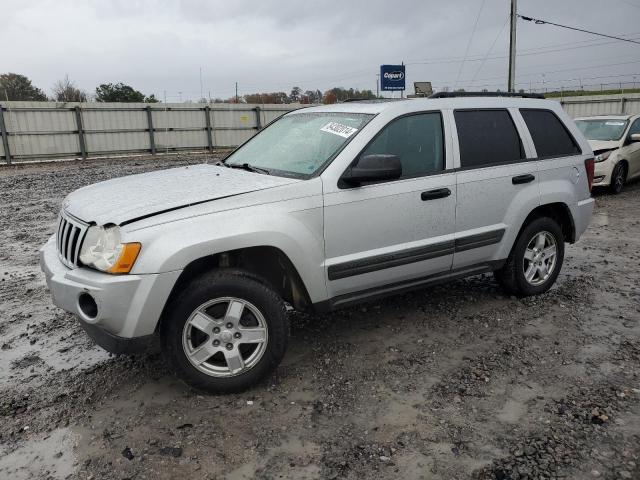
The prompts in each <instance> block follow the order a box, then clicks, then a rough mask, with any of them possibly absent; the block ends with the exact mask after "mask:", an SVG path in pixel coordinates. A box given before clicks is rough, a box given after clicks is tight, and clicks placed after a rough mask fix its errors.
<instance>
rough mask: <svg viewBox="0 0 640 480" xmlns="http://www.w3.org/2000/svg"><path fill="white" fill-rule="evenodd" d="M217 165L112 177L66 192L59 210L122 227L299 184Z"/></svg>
mask: <svg viewBox="0 0 640 480" xmlns="http://www.w3.org/2000/svg"><path fill="white" fill-rule="evenodd" d="M299 181H300V180H298V179H293V178H285V177H276V176H269V175H263V174H259V173H253V172H248V171H245V170H239V169H231V168H227V167H223V166H217V165H194V166H188V167H181V168H172V169H168V170H158V171H154V172H148V173H142V174H138V175H130V176H126V177H120V178H114V179H112V180H107V181H104V182H99V183H96V184H93V185H89V186H86V187H83V188H80V189H78V190H76V191H74V192H72V193H70V194H69V195H68V196H67V197H66V198H65V200H64V201H63V203H62V208H63V209H64V210H65V211H66V212H68V213H69V214H71V215H73V216H74V217H77V218H79V219H80V220H83V221H85V222H87V223H95V224H97V225H107V224H115V225H121V226H122V225H126V224H129V223H133V222H136V221H138V220H142V219H145V218H149V217H151V216H154V215H160V214H162V213H167V212H171V211H174V210H178V209H181V208H187V207H190V206H193V205H199V204H202V203H206V202H212V201H215V200H221V199H223V198H229V197H234V196H238V195H242V194H245V193H250V192H255V191H258V190H265V189H269V188H273V187H278V186H281V185H286V184H290V183H294V182H299Z"/></svg>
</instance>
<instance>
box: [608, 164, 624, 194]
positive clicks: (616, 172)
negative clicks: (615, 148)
mask: <svg viewBox="0 0 640 480" xmlns="http://www.w3.org/2000/svg"><path fill="white" fill-rule="evenodd" d="M626 179H627V167H626V165H625V164H624V163H623V162H618V163H617V164H616V166H615V167H613V172H611V184H610V185H609V191H610V192H611V193H613V194H614V195H617V194H619V193H620V192H622V189H623V188H624V182H625V181H626Z"/></svg>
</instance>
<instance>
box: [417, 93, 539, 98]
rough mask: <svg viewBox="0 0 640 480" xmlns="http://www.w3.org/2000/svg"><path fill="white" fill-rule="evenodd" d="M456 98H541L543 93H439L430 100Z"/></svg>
mask: <svg viewBox="0 0 640 480" xmlns="http://www.w3.org/2000/svg"><path fill="white" fill-rule="evenodd" d="M455 97H520V98H541V99H544V98H545V97H544V95H543V94H541V93H518V92H437V93H434V94H433V95H431V96H430V97H429V98H455Z"/></svg>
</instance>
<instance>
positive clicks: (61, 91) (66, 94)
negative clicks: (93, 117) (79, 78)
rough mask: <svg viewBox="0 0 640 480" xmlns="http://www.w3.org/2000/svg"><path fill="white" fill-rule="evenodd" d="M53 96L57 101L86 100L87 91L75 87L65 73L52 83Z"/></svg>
mask: <svg viewBox="0 0 640 480" xmlns="http://www.w3.org/2000/svg"><path fill="white" fill-rule="evenodd" d="M52 90H53V98H54V99H55V100H56V101H57V102H86V101H87V93H86V92H84V91H83V90H80V89H79V88H78V87H76V85H75V83H73V82H72V81H71V80H70V79H69V75H65V76H64V78H63V79H62V80H58V81H57V82H56V83H55V84H54V85H53V89H52Z"/></svg>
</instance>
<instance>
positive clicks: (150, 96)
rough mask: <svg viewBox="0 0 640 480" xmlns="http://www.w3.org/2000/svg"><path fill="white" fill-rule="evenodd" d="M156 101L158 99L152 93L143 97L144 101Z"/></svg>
mask: <svg viewBox="0 0 640 480" xmlns="http://www.w3.org/2000/svg"><path fill="white" fill-rule="evenodd" d="M158 102H160V100H158V99H157V98H156V96H155V95H154V94H153V93H152V94H151V95H149V96H148V97H144V103H158ZM202 103H207V100H206V99H205V101H204V102H202Z"/></svg>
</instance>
